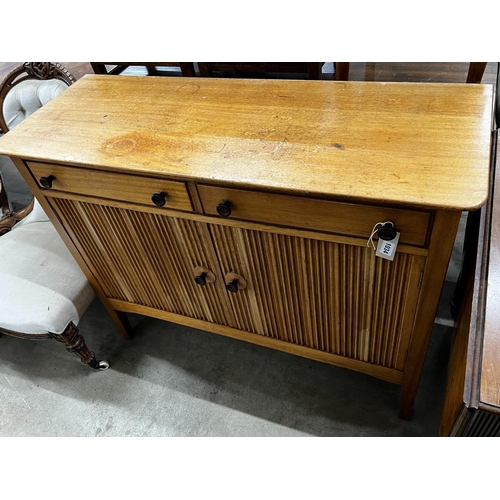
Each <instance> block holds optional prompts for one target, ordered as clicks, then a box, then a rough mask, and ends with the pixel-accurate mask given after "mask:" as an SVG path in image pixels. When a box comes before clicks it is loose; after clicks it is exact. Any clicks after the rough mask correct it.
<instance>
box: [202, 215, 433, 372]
mask: <svg viewBox="0 0 500 500" xmlns="http://www.w3.org/2000/svg"><path fill="white" fill-rule="evenodd" d="M210 231H211V233H212V236H213V240H214V243H215V246H216V249H217V254H218V256H219V261H220V264H221V269H222V273H223V274H224V275H225V274H229V273H237V274H238V275H241V276H243V277H244V278H245V279H246V281H247V286H246V288H245V289H243V290H238V292H236V293H229V297H230V300H231V303H232V305H233V310H234V313H235V317H236V322H237V327H238V328H239V329H241V330H245V331H248V332H252V333H256V334H259V335H266V336H268V337H273V338H276V339H280V340H284V341H287V342H292V343H294V344H299V345H303V346H307V347H311V348H314V349H319V350H321V351H326V352H329V353H333V354H338V355H341V356H346V357H349V358H353V359H358V360H362V361H366V362H369V363H373V364H376V365H381V366H385V367H389V368H395V369H399V370H402V369H403V367H404V363H405V354H406V349H407V346H408V343H409V339H410V335H411V329H412V324H413V318H414V314H415V309H416V303H417V300H418V292H419V289H418V282H419V278H420V271H421V270H422V269H423V266H424V263H425V259H424V258H423V257H419V256H414V255H411V254H405V253H397V255H396V257H395V259H394V261H393V262H389V261H387V260H384V259H380V258H378V257H375V255H374V252H373V251H372V250H370V249H369V248H366V247H362V246H354V245H346V244H339V243H332V242H325V241H319V240H313V239H306V238H299V237H295V236H288V235H281V234H274V233H268V232H261V231H254V230H247V229H240V228H235V227H227V226H222V225H215V224H211V225H210Z"/></svg>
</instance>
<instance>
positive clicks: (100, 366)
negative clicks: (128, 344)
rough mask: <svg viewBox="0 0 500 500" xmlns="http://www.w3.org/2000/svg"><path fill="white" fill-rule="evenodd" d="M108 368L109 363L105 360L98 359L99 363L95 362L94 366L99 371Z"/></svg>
mask: <svg viewBox="0 0 500 500" xmlns="http://www.w3.org/2000/svg"><path fill="white" fill-rule="evenodd" d="M108 368H109V363H108V362H107V361H99V363H97V366H96V369H97V370H101V371H104V370H107V369H108Z"/></svg>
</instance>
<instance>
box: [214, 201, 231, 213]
mask: <svg viewBox="0 0 500 500" xmlns="http://www.w3.org/2000/svg"><path fill="white" fill-rule="evenodd" d="M217 213H218V214H219V215H220V216H221V217H229V216H230V215H231V202H230V201H225V202H224V203H219V204H218V205H217Z"/></svg>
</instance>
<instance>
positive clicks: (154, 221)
mask: <svg viewBox="0 0 500 500" xmlns="http://www.w3.org/2000/svg"><path fill="white" fill-rule="evenodd" d="M49 201H50V203H51V204H52V205H53V206H54V209H55V210H56V211H57V212H58V213H59V215H60V217H61V219H62V222H63V225H64V226H65V227H66V229H67V230H69V231H70V232H71V233H72V235H73V236H74V239H75V241H76V242H77V244H78V245H79V246H80V247H81V250H82V254H83V255H84V256H86V259H87V261H88V262H89V265H91V266H92V267H93V270H94V273H95V275H96V276H97V277H98V280H99V282H100V284H101V286H102V288H103V290H104V291H105V293H106V296H107V297H108V298H110V299H118V300H122V301H126V302H130V303H134V304H139V305H143V306H148V307H152V308H155V309H159V310H163V311H168V312H172V313H176V314H180V315H183V316H188V317H191V318H196V319H201V320H205V321H211V322H214V323H218V324H221V325H227V326H230V325H231V324H232V321H231V314H230V312H229V309H228V302H227V296H226V291H225V289H224V287H223V283H222V280H220V279H218V280H217V281H216V282H215V283H209V284H207V285H205V286H200V285H198V284H196V283H195V281H194V278H195V272H194V270H195V268H196V267H198V266H201V267H205V268H208V269H210V270H212V271H213V272H214V274H216V275H218V274H219V272H218V268H217V264H216V262H214V260H215V259H214V258H213V251H212V250H211V248H210V236H209V234H208V231H207V228H206V225H205V224H201V223H198V222H194V221H190V220H187V219H176V218H173V217H165V216H161V215H157V214H148V213H144V212H138V211H132V210H124V209H117V208H113V207H108V206H103V205H96V204H92V203H84V202H76V201H70V200H65V199H58V198H51V199H50V200H49Z"/></svg>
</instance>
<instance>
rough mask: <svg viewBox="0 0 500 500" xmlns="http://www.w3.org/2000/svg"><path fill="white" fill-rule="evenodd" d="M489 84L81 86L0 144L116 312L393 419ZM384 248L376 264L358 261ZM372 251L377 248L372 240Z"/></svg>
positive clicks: (471, 179)
mask: <svg viewBox="0 0 500 500" xmlns="http://www.w3.org/2000/svg"><path fill="white" fill-rule="evenodd" d="M492 93H493V91H492V87H491V86H487V85H465V84H463V85H462V84H431V83H425V84H423V83H422V84H413V83H372V82H331V81H299V80H298V81H292V80H246V79H215V78H214V79H204V78H197V79H190V78H164V77H134V76H131V77H127V76H118V77H108V76H102V75H88V76H86V77H84V78H82V79H81V80H79V81H78V82H77V83H75V84H74V85H72V86H71V87H70V88H69V89H68V90H66V91H65V92H63V93H62V94H61V95H60V96H58V97H57V98H55V99H54V100H52V101H51V102H49V103H48V104H47V105H46V106H44V107H43V108H42V109H40V110H39V111H37V112H36V113H35V114H34V115H33V116H31V117H30V118H28V119H27V120H25V121H24V122H23V123H21V124H20V125H19V126H17V127H16V128H15V129H14V130H12V131H11V132H9V133H8V134H6V135H5V136H4V137H3V138H2V139H0V153H2V154H7V155H9V156H10V157H11V158H12V159H13V161H14V162H15V164H16V165H17V167H18V169H19V170H20V172H21V173H22V175H23V176H24V179H25V180H26V182H27V183H28V185H29V186H30V188H31V189H32V190H33V193H34V194H35V196H36V197H37V199H38V200H39V201H40V203H41V205H42V207H43V208H44V209H45V210H46V212H47V213H48V214H49V216H50V218H51V220H52V222H53V223H54V224H55V226H56V227H57V229H58V231H59V232H60V234H61V236H62V237H63V239H64V241H65V242H66V244H67V245H68V247H69V248H70V250H71V251H72V253H73V255H74V257H75V259H76V260H77V261H78V262H79V264H80V266H81V267H82V269H83V270H84V272H85V273H86V275H87V277H88V279H89V281H90V282H91V284H92V286H93V287H94V289H95V290H96V292H97V294H98V296H99V297H100V299H101V300H102V301H103V303H104V305H105V306H106V308H107V310H108V311H109V312H110V314H111V316H112V317H113V319H114V321H115V323H116V324H117V326H118V328H119V329H120V331H121V332H122V334H123V335H124V336H125V337H127V338H128V337H130V329H129V325H128V322H127V321H126V315H125V314H124V313H126V312H134V313H140V314H144V315H150V316H154V317H157V318H162V319H165V320H168V321H173V322H178V323H182V324H185V325H189V326H192V327H195V328H199V329H202V330H208V331H211V332H214V333H219V334H222V335H227V336H229V337H234V338H237V339H241V340H246V341H249V342H254V343H256V344H260V345H263V346H267V347H271V348H274V349H279V350H282V351H286V352H289V353H293V354H296V355H300V356H305V357H308V358H312V359H315V360H318V361H323V362H326V363H331V364H333V365H337V366H341V367H345V368H348V369H352V370H357V371H360V372H364V373H367V374H369V375H372V376H374V377H378V378H380V379H383V380H386V381H389V382H392V383H395V384H399V385H401V406H400V416H401V417H402V418H405V419H409V418H410V417H411V413H412V407H413V402H414V398H415V395H416V392H417V387H418V382H419V378H420V373H421V370H422V366H423V363H424V358H425V353H426V349H427V345H428V341H429V337H430V334H431V330H432V325H433V321H434V316H435V312H436V308H437V304H438V301H439V296H440V292H441V287H442V284H443V281H444V279H445V275H446V270H447V265H448V261H449V258H450V255H451V251H452V248H453V244H454V240H455V236H456V232H457V228H458V224H459V221H460V217H461V213H462V211H463V210H475V209H478V208H479V207H481V206H482V205H483V204H484V203H485V201H486V197H487V192H488V167H489V154H490V131H491V122H492ZM387 221H390V222H392V223H393V225H394V228H395V229H396V230H397V232H399V233H400V235H399V244H398V246H397V251H396V254H395V257H394V260H393V261H390V260H387V259H383V258H380V257H376V256H375V251H374V249H373V248H372V246H371V245H369V244H368V240H369V237H370V235H371V233H372V230H373V228H374V226H375V225H376V224H377V223H382V222H387ZM373 241H374V243H375V244H376V243H377V236H376V235H375V237H374V239H373Z"/></svg>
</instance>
